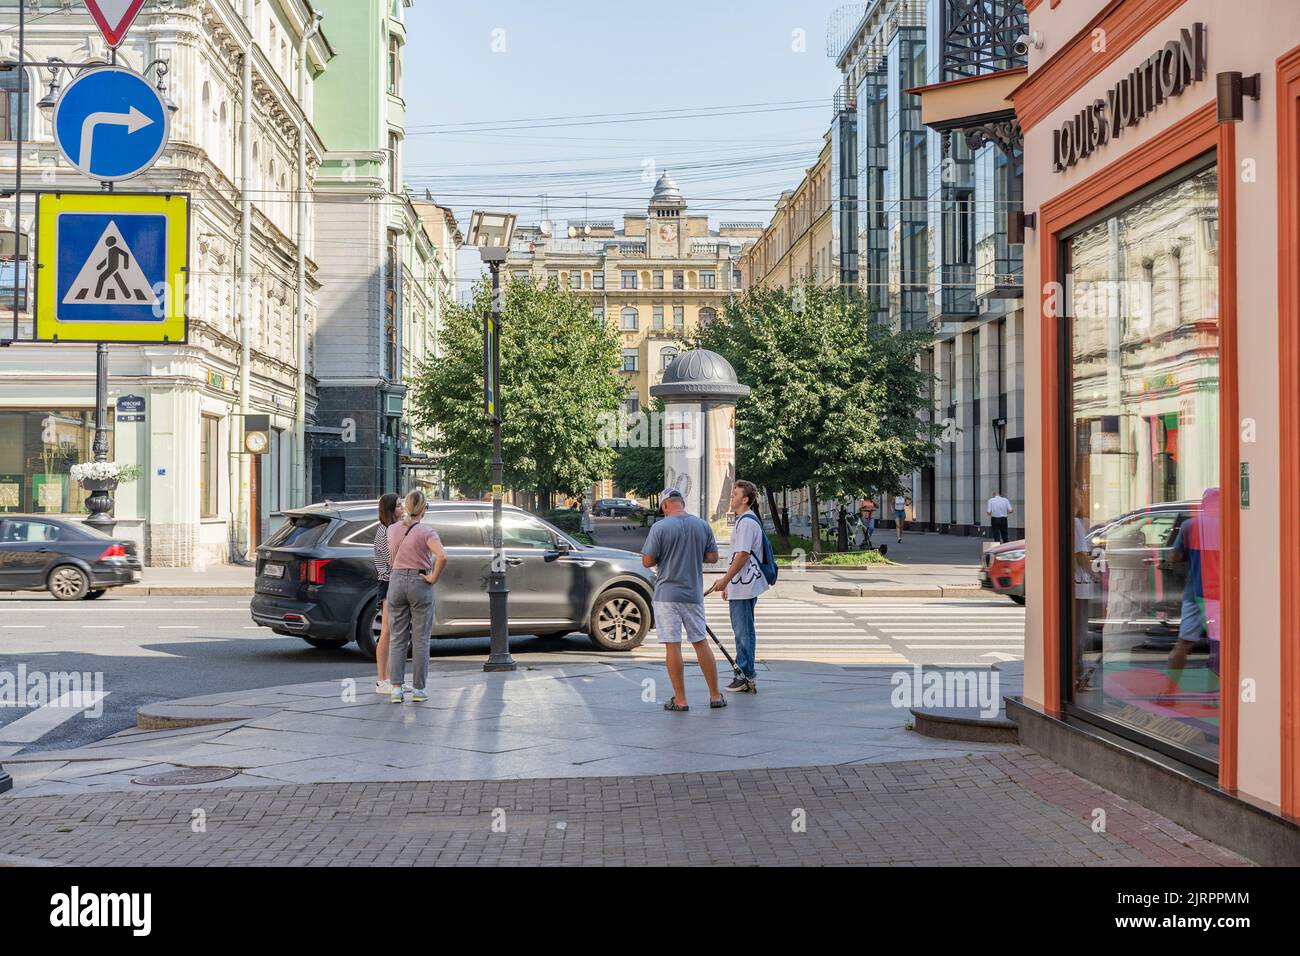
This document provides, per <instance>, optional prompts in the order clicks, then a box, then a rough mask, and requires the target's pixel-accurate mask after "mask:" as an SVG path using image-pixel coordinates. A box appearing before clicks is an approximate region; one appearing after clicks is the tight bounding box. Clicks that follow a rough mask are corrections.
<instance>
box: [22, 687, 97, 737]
mask: <svg viewBox="0 0 1300 956" xmlns="http://www.w3.org/2000/svg"><path fill="white" fill-rule="evenodd" d="M107 696H108V693H107V692H106V691H99V690H92V691H84V692H78V691H68V692H67V693H64V694H61V695H60V696H59V697H58V698H57V699H55V700H52V701H50V702H49V703H47V704H44V705H42V706H40V707H37V708H36V709H35V710H33V711H32V712H31V713H29V714H24V715H23V716H21V717H19V718H18V719H17V720H12V721H10V722H9V723H7V724H5V725H4V726H3V727H0V740H2V741H4V742H5V743H11V744H30V743H35V742H36V741H38V740H40V739H41V738H42V737H44V736H45V735H46V734H47V733H49V732H50V731H51V730H53V729H54V728H55V727H58V726H59V725H60V724H62V723H65V722H66V721H69V720H71V719H72V718H73V717H76V716H77V715H78V714H80V713H82V712H83V711H85V710H89V709H90V708H92V707H94V706H95V705H96V704H98V703H99V702H100V701H102V700H103V699H104V698H105V697H107Z"/></svg>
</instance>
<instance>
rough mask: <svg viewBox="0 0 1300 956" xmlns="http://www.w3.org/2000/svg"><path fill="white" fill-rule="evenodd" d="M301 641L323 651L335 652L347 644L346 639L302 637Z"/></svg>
mask: <svg viewBox="0 0 1300 956" xmlns="http://www.w3.org/2000/svg"><path fill="white" fill-rule="evenodd" d="M303 640H304V641H306V642H307V643H308V644H310V645H311V646H312V647H317V648H320V649H321V650H323V651H325V650H328V651H336V650H338V649H339V648H340V647H342V646H343V645H344V644H346V643H347V640H346V639H340V638H326V637H304V638H303Z"/></svg>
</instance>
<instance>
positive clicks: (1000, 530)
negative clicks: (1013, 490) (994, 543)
mask: <svg viewBox="0 0 1300 956" xmlns="http://www.w3.org/2000/svg"><path fill="white" fill-rule="evenodd" d="M984 511H985V513H986V514H987V515H988V516H989V523H990V524H991V525H992V526H993V536H994V537H995V538H997V539H998V543H999V544H1006V543H1007V542H1008V541H1010V540H1011V532H1010V530H1009V529H1008V527H1007V515H1009V514H1011V512H1013V511H1015V509H1014V508H1012V507H1011V502H1010V501H1008V500H1007V499H1006V498H1004V497H1002V491H1001V490H1000V489H995V490H994V492H993V497H992V498H990V499H989V502H988V504H987V505H985V507H984Z"/></svg>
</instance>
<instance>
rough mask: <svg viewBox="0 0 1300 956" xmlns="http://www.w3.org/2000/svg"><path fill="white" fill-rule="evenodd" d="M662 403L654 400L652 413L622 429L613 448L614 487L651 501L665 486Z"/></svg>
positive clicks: (639, 416) (631, 421) (643, 413)
mask: <svg viewBox="0 0 1300 956" xmlns="http://www.w3.org/2000/svg"><path fill="white" fill-rule="evenodd" d="M662 413H663V401H662V400H660V399H657V398H656V399H655V400H654V401H653V402H651V404H650V413H649V414H648V415H647V414H646V413H645V412H642V413H641V414H640V415H638V416H637V417H636V418H634V419H631V420H629V421H628V422H627V427H626V428H620V431H621V432H622V434H621V435H619V442H618V445H617V447H616V448H615V449H614V484H615V485H617V486H618V487H619V488H621V489H623V491H624V492H626V493H630V494H633V495H639V496H640V497H642V498H651V497H653V496H655V495H657V494H659V492H660V491H662V490H663V487H664V446H663V438H664V436H663V433H662V431H663V430H662V428H658V427H655V426H656V425H657V424H658V423H659V422H661V421H662V418H663V414H662Z"/></svg>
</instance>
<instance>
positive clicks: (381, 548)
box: [375, 493, 402, 694]
mask: <svg viewBox="0 0 1300 956" xmlns="http://www.w3.org/2000/svg"><path fill="white" fill-rule="evenodd" d="M401 508H402V506H401V503H400V502H398V500H397V495H395V494H392V493H389V494H386V495H384V496H383V497H382V498H380V499H379V527H378V529H376V531H375V573H376V574H377V575H378V576H379V613H380V619H379V620H380V623H379V642H378V643H377V644H375V669H376V671H377V672H378V674H377V680H376V681H375V693H376V694H391V693H392V692H393V685H392V682H391V681H390V680H389V679H388V578H389V575H390V573H391V572H392V569H393V568H392V563H391V561H390V560H389V554H388V526H389V525H390V524H392V523H393V522H395V521H396V520H397V519H398V518H400V517H401Z"/></svg>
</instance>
